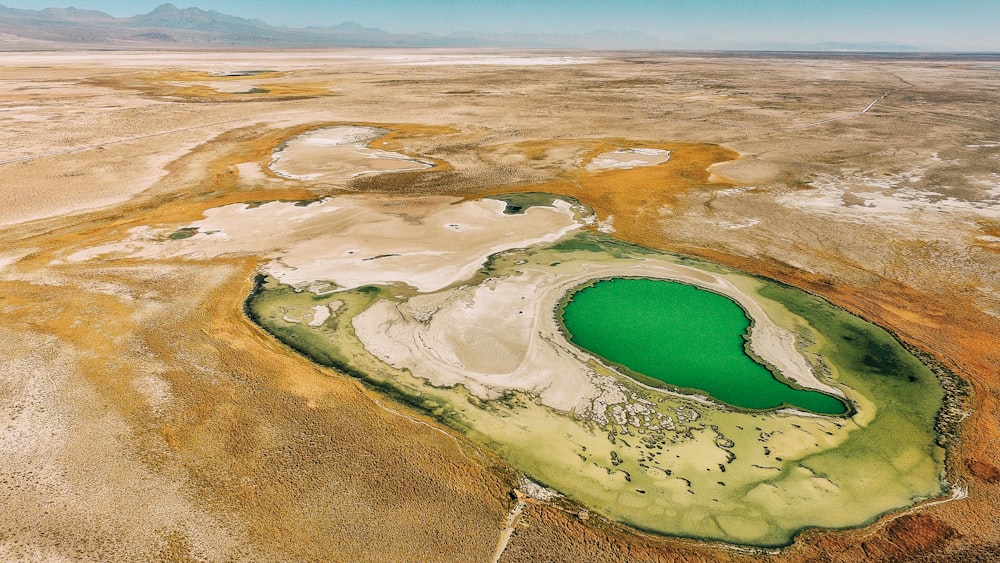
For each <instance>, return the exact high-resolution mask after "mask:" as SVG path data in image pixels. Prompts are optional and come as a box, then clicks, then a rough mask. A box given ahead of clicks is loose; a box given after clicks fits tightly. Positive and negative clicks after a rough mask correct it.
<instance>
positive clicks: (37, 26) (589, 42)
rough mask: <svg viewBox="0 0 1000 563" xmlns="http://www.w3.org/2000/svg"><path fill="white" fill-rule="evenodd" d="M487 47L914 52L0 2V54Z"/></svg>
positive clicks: (882, 47) (888, 47) (895, 48)
mask: <svg viewBox="0 0 1000 563" xmlns="http://www.w3.org/2000/svg"><path fill="white" fill-rule="evenodd" d="M224 46H231V47H271V48H280V47H495V48H535V49H604V50H618V49H620V50H669V49H682V48H689V49H690V48H695V49H746V50H791V51H796V50H798V51H914V50H916V48H915V47H912V46H909V45H897V44H881V43H817V44H812V45H791V44H782V45H773V46H771V45H725V44H722V43H720V42H719V41H716V40H714V39H712V38H700V39H698V40H695V41H694V42H691V41H688V42H686V43H683V44H682V43H673V42H668V41H664V40H662V39H659V38H656V37H652V36H650V35H644V34H641V33H630V32H621V31H610V30H600V31H594V32H591V33H586V34H580V35H568V34H491V33H475V32H467V33H452V34H448V35H434V34H430V33H415V34H407V33H389V32H387V31H384V30H381V29H378V28H372V27H365V26H363V25H360V24H358V23H355V22H344V23H341V24H339V25H334V26H330V27H306V28H290V27H277V26H272V25H269V24H267V23H265V22H263V21H261V20H259V19H246V18H241V17H237V16H230V15H227V14H222V13H220V12H216V11H214V10H209V11H205V10H201V9H199V8H183V9H181V8H178V7H177V6H174V5H173V4H163V5H161V6H159V7H158V8H156V9H155V10H153V11H152V12H149V13H148V14H140V15H136V16H132V17H130V18H116V17H113V16H110V15H108V14H105V13H104V12H99V11H95V10H80V9H77V8H45V9H43V10H21V9H15V8H8V7H6V6H3V5H0V51H3V50H19V49H59V48H67V47H75V48H94V47H99V48H105V47H107V48H163V47H177V48H181V47H224Z"/></svg>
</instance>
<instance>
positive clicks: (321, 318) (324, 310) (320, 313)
mask: <svg viewBox="0 0 1000 563" xmlns="http://www.w3.org/2000/svg"><path fill="white" fill-rule="evenodd" d="M312 313H313V316H312V317H313V318H312V320H311V321H309V326H313V327H316V326H322V325H323V323H325V322H326V320H327V319H329V318H330V308H329V307H327V306H326V305H316V306H315V307H313V308H312Z"/></svg>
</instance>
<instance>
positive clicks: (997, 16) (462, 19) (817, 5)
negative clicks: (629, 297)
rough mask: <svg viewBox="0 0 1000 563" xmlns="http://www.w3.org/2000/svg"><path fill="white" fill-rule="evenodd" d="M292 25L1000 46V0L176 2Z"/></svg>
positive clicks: (107, 1)
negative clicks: (350, 23) (354, 24)
mask: <svg viewBox="0 0 1000 563" xmlns="http://www.w3.org/2000/svg"><path fill="white" fill-rule="evenodd" d="M160 3H162V0H127V1H122V0H0V4H2V5H6V6H9V7H14V8H32V9H39V8H44V7H49V6H59V7H65V6H75V7H77V8H89V9H95V10H101V11H104V12H107V13H109V14H111V15H113V16H117V17H126V16H131V15H135V14H138V13H145V12H148V11H150V10H152V9H153V8H155V7H156V6H157V5H159V4H160ZM173 3H174V4H175V5H176V6H178V7H182V8H184V7H191V6H196V7H199V8H202V9H205V10H209V9H214V10H218V11H220V12H223V13H227V14H231V15H236V16H241V17H248V18H260V19H262V20H264V21H265V22H267V23H270V24H274V25H287V26H295V27H300V26H306V25H336V24H338V23H341V22H344V21H356V22H358V23H361V24H363V25H366V26H369V27H379V28H382V29H384V30H386V31H390V32H399V33H413V32H420V31H426V32H430V33H437V34H447V33H452V32H461V31H477V32H500V33H511V32H525V33H549V32H553V33H574V34H575V33H586V32H589V31H594V30H599V29H611V30H617V31H636V32H641V33H644V34H648V35H651V36H654V37H657V38H660V39H663V40H666V41H670V42H676V43H679V44H682V46H683V44H685V43H691V42H693V41H694V40H696V39H697V38H699V37H712V38H715V39H716V40H722V41H726V42H731V43H741V42H743V43H759V42H769V43H814V42H826V41H841V42H870V41H882V42H889V43H904V44H910V45H915V46H917V47H921V48H925V49H941V50H988V51H1000V0H839V1H838V0H822V1H820V0H771V1H763V0H631V1H629V0H619V1H614V0H493V1H489V0H486V1H483V0H466V1H461V0H406V1H403V0H375V1H372V0H368V1H365V0H351V1H346V0H194V1H189V0H176V1H174V2H173Z"/></svg>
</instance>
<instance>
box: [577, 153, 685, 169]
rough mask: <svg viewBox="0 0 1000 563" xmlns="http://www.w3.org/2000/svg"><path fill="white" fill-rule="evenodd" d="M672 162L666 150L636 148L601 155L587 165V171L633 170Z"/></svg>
mask: <svg viewBox="0 0 1000 563" xmlns="http://www.w3.org/2000/svg"><path fill="white" fill-rule="evenodd" d="M668 160H670V151H668V150H666V149H646V148H634V149H624V150H617V151H611V152H606V153H601V154H599V155H597V156H595V157H594V158H593V159H592V160H591V161H590V162H588V163H587V170H590V171H596V170H616V169H617V170H631V169H632V168H637V167H641V166H656V165H657V164H663V163H664V162H666V161H668Z"/></svg>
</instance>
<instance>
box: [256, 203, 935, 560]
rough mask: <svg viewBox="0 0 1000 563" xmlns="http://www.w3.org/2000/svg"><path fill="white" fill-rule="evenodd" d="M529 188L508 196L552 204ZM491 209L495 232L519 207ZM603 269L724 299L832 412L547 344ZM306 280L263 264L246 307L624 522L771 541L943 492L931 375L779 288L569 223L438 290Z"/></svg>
mask: <svg viewBox="0 0 1000 563" xmlns="http://www.w3.org/2000/svg"><path fill="white" fill-rule="evenodd" d="M546 199H547V198H543V197H538V198H533V200H532V201H530V202H527V201H526V202H523V203H527V204H529V205H530V206H542V207H544V206H547V205H561V203H560V202H554V200H549V201H546ZM519 203H521V202H519ZM427 204H428V202H426V201H424V202H422V205H427ZM443 204H446V203H443ZM305 209H306V210H308V208H305ZM393 211H394V212H398V209H394V210H393ZM428 216H433V215H428ZM503 217H507V218H509V219H503V221H500V223H501V224H500V225H499V226H498V228H503V225H504V224H506V223H505V222H507V221H510V223H509V224H511V225H513V224H514V222H515V221H516V220H517V217H519V216H518V215H503ZM368 236H376V235H372V234H371V233H369V234H368ZM393 252H394V253H399V251H396V250H394V251H393ZM404 253H405V252H404ZM376 262H378V261H376ZM337 275H338V272H337V271H335V270H331V271H330V272H329V273H328V274H327V275H325V276H324V277H323V278H322V279H324V280H328V281H330V282H337ZM609 278H629V279H649V280H672V281H677V282H682V283H683V284H686V285H684V286H682V287H686V288H691V289H692V290H693V291H698V292H700V293H706V292H704V291H702V290H703V289H708V290H710V291H711V292H713V293H710V295H712V296H714V297H719V298H722V299H727V300H729V299H731V300H732V301H733V302H735V303H733V302H730V304H731V305H732V306H735V307H736V313H737V314H738V316H739V317H740V318H741V319H742V322H743V323H744V324H743V325H741V326H742V329H739V327H737V328H738V330H737V336H736V338H737V340H738V342H736V343H733V344H732V347H733V348H734V349H737V350H738V351H739V352H740V353H744V348H743V346H744V345H745V346H746V352H749V353H751V354H752V355H753V356H754V357H755V358H757V359H760V360H761V361H763V362H764V363H766V364H767V366H769V367H770V368H772V369H774V370H775V371H776V373H777V374H778V375H779V376H780V378H781V380H782V381H776V380H775V383H776V384H779V385H782V386H786V385H785V382H787V383H789V384H791V387H787V386H786V388H788V389H792V388H794V389H796V390H799V391H802V392H807V393H813V394H816V395H822V396H823V397H827V398H829V399H830V400H833V401H837V402H838V404H841V405H843V404H850V405H851V407H852V408H851V410H850V412H849V413H847V414H846V415H841V416H825V415H822V414H816V412H806V410H805V407H801V406H800V407H799V408H793V409H788V408H782V409H775V410H767V411H757V410H747V409H734V408H731V407H729V406H727V405H726V404H724V403H719V402H717V401H712V400H706V399H705V398H704V397H699V396H697V394H694V393H691V392H680V393H679V392H676V390H675V389H673V388H665V389H659V388H655V387H651V386H649V385H643V384H641V383H640V382H638V381H636V380H635V379H633V378H632V377H629V374H628V373H627V372H624V371H622V370H621V369H619V368H620V366H616V365H614V363H609V362H603V361H599V358H595V357H594V355H591V354H589V353H587V352H585V351H583V350H581V349H580V348H577V347H576V346H574V345H573V344H572V343H570V342H569V341H567V340H566V338H565V335H564V333H563V328H562V327H561V325H560V319H559V306H560V304H563V303H564V302H565V298H566V296H567V294H571V293H573V292H575V291H578V290H579V288H581V287H586V286H588V285H594V284H595V283H600V282H599V280H603V279H609ZM613 283H619V282H613ZM651 283H654V282H651ZM655 283H657V284H664V283H668V282H663V281H657V282H655ZM308 287H309V286H308V285H304V286H303V285H299V286H298V288H296V287H293V286H290V285H285V284H282V283H280V282H279V281H277V280H275V279H273V278H267V277H262V278H261V279H260V280H258V283H257V284H256V287H255V290H254V292H253V294H252V295H251V296H250V297H249V298H248V300H247V304H246V306H247V311H248V314H249V315H250V316H251V318H253V320H254V321H255V322H257V323H258V324H260V325H261V326H262V327H264V328H265V329H266V330H268V331H269V332H270V333H272V334H273V335H275V336H276V337H277V338H279V339H280V340H282V341H283V342H285V343H287V344H288V345H290V346H291V347H292V348H294V349H295V350H297V351H299V352H300V353H302V354H304V355H306V356H308V357H310V358H312V359H313V360H314V361H316V362H318V363H320V364H323V365H327V366H331V367H334V368H335V369H337V370H338V371H340V372H343V373H347V374H350V375H352V376H354V377H357V378H359V379H361V380H362V381H364V382H365V383H367V384H368V385H371V386H372V387H373V388H375V389H377V390H379V391H380V392H382V393H385V394H386V395H387V396H389V397H391V398H393V399H395V400H397V401H399V402H401V403H405V404H406V405H409V406H410V407H412V408H414V409H416V410H419V411H422V412H424V413H425V414H427V415H428V416H431V417H433V418H435V419H437V420H439V421H440V422H441V423H443V424H445V425H447V426H450V427H451V428H453V429H455V430H457V431H459V432H461V433H462V434H464V435H465V436H467V437H468V438H469V439H472V440H474V441H477V442H479V443H481V444H484V445H486V446H487V447H489V448H491V449H492V450H493V451H495V452H496V453H497V454H498V455H500V456H501V457H503V458H504V459H506V460H507V461H508V462H510V463H511V464H512V465H513V466H514V467H516V468H518V469H519V470H521V471H523V472H524V473H526V474H527V475H528V476H530V477H531V478H532V479H534V480H536V481H538V482H541V483H544V484H545V485H547V486H549V487H552V488H554V489H556V490H558V491H559V492H561V493H563V494H564V495H567V496H568V497H571V498H572V499H574V500H576V501H577V502H579V503H581V504H583V505H584V506H586V507H588V508H589V509H591V510H592V511H596V512H598V513H600V514H603V515H604V516H606V517H608V518H610V519H612V520H615V521H618V522H622V523H624V524H627V525H630V526H633V527H636V528H639V529H643V530H647V531H650V532H655V533H659V534H668V535H675V536H687V537H695V538H703V539H712V540H721V541H726V542H731V543H736V544H743V545H755V546H780V545H785V544H788V543H789V542H790V541H791V540H792V539H793V538H794V536H795V534H797V533H798V532H799V531H801V530H803V529H807V528H812V527H822V528H845V527H852V526H859V525H863V524H865V523H867V522H870V521H872V520H873V519H874V518H876V517H878V516H879V515H880V514H882V513H885V512H887V511H891V510H895V509H899V508H902V507H906V506H910V505H911V504H913V503H914V502H915V501H917V500H919V499H923V498H929V497H933V496H937V495H939V494H941V493H942V492H943V489H944V485H943V482H942V478H943V474H944V464H943V450H942V449H941V448H940V447H939V446H938V445H937V443H936V438H937V434H936V432H935V429H934V423H935V416H936V413H937V410H938V408H939V407H940V405H941V401H942V398H943V391H942V389H941V386H940V384H939V382H938V381H937V380H936V378H935V377H934V376H933V374H932V373H931V372H930V370H929V369H928V368H927V367H926V366H924V365H923V364H921V363H920V362H919V361H918V360H917V359H916V358H915V357H913V356H912V355H911V354H909V353H908V352H907V351H906V350H905V349H904V348H903V347H902V346H901V345H900V344H899V343H898V342H897V341H896V340H895V339H893V338H892V337H891V335H888V334H887V333H885V331H882V330H881V329H879V328H878V327H875V326H873V325H871V324H869V323H867V322H865V321H863V320H861V319H859V318H857V317H855V316H852V315H850V314H848V313H846V312H845V311H843V310H840V309H837V308H836V307H834V306H832V305H830V304H829V303H827V302H825V301H822V300H820V299H818V298H815V297H813V296H811V295H808V294H806V293H803V292H801V291H799V290H796V289H793V288H789V287H785V286H781V285H778V284H775V283H772V282H769V281H767V280H762V279H759V278H756V277H753V276H749V275H747V274H743V273H740V272H737V271H733V270H730V269H727V268H724V267H722V266H718V265H715V264H709V263H705V262H699V261H696V260H692V259H687V258H680V257H676V256H672V255H667V254H663V253H658V252H653V251H650V250H649V249H645V248H640V247H633V246H631V245H627V244H622V243H621V241H618V240H616V239H614V238H611V237H609V236H606V235H601V234H596V233H581V232H576V233H575V234H573V233H570V234H567V235H565V236H564V237H563V238H561V239H559V240H555V241H544V242H540V243H536V244H533V245H529V246H528V247H526V248H523V247H522V248H518V247H510V248H507V249H506V250H501V251H498V252H497V253H495V254H493V255H492V256H490V257H489V258H488V259H487V260H485V262H484V263H483V264H482V268H481V270H479V271H478V272H476V273H474V274H473V275H470V276H468V277H467V278H465V279H464V280H463V281H461V282H460V283H455V284H451V285H448V286H446V287H440V288H439V289H432V290H427V289H424V290H421V289H419V288H416V287H414V286H412V285H410V284H406V283H392V282H389V283H386V282H385V281H381V282H380V285H378V286H371V285H369V286H364V287H356V288H355V289H346V288H345V289H338V290H333V291H330V290H329V287H331V286H330V284H326V285H324V286H323V287H324V288H326V289H324V291H323V292H321V293H312V292H311V291H309V290H308ZM694 288H702V289H694ZM723 296H724V297H723ZM657 299H660V298H657ZM646 300H647V301H649V298H648V297H647V298H646ZM737 304H738V305H737ZM317 311H322V312H323V313H324V314H323V315H322V316H320V317H317ZM325 313H329V314H325ZM747 318H749V319H751V320H752V321H753V322H752V327H751V328H750V334H749V339H748V340H744V338H743V335H744V333H745V332H746V323H747ZM761 369H763V368H761ZM764 372H765V373H766V374H767V375H768V376H770V372H768V371H767V370H766V369H765V370H764ZM771 379H772V380H774V379H773V378H771ZM841 400H842V401H843V403H840V401H841ZM781 402H785V401H781ZM779 404H780V403H779ZM813 410H814V411H819V412H822V411H821V410H820V409H818V408H817V409H813ZM830 410H832V409H830ZM838 412H843V411H842V410H841V411H838Z"/></svg>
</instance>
